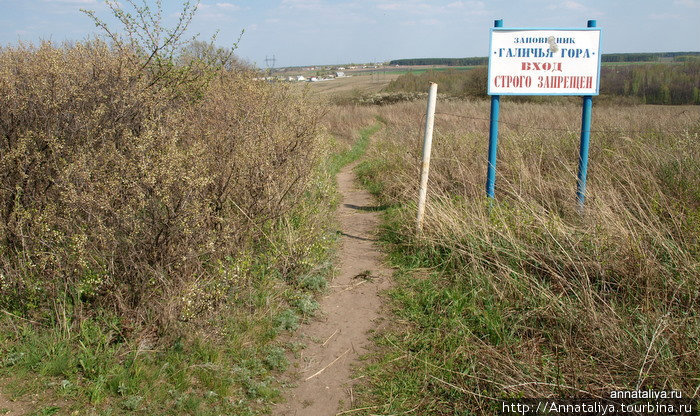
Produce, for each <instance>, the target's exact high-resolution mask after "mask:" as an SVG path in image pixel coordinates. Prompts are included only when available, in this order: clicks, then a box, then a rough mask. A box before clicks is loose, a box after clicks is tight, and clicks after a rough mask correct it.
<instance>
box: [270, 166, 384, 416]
mask: <svg viewBox="0 0 700 416" xmlns="http://www.w3.org/2000/svg"><path fill="white" fill-rule="evenodd" d="M354 166H355V164H354V163H353V164H351V165H349V166H346V167H345V168H344V169H343V170H341V172H340V174H339V175H338V186H339V189H340V192H341V193H342V195H343V201H342V203H341V206H340V207H339V209H338V211H337V215H338V217H339V222H340V224H341V227H342V248H341V252H340V273H339V275H338V276H337V277H336V278H335V279H333V281H332V282H331V283H330V290H329V291H328V293H327V294H326V295H325V296H324V297H323V298H322V299H321V301H320V304H321V310H322V312H321V314H320V315H319V316H320V317H319V318H318V319H315V320H314V321H312V322H311V323H309V324H308V325H305V326H304V327H302V329H301V330H300V332H301V338H302V339H301V340H302V341H303V342H304V343H306V345H307V347H306V348H305V349H303V350H302V351H301V356H300V358H299V359H298V360H296V362H295V367H296V370H297V372H298V374H297V377H296V380H295V383H296V387H294V388H292V389H290V390H289V391H288V392H287V393H286V394H285V397H284V398H285V401H284V402H283V403H281V404H279V405H277V407H275V409H274V410H273V415H278V416H294V415H304V416H332V415H335V414H336V413H338V412H340V411H343V410H346V409H349V408H351V407H352V405H353V403H352V402H353V400H354V395H353V391H352V388H353V387H352V380H351V376H352V365H353V364H354V363H356V362H357V359H358V357H359V356H360V355H362V354H364V353H366V352H367V347H369V343H370V341H369V336H370V334H368V331H369V330H370V329H373V328H375V327H376V320H377V318H378V317H379V310H380V306H381V299H380V296H379V292H380V291H382V290H384V289H386V288H388V287H389V284H390V276H391V270H389V269H388V268H386V267H385V266H384V265H383V263H382V256H381V254H380V252H379V249H378V248H377V246H376V244H375V231H376V228H377V225H378V224H379V216H378V212H377V209H378V207H377V204H376V202H375V201H374V199H373V198H372V196H371V195H370V194H369V193H367V191H365V190H363V189H360V188H358V187H357V186H356V185H355V175H354V173H353V170H352V168H353V167H354Z"/></svg>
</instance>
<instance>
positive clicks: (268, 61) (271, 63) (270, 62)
mask: <svg viewBox="0 0 700 416" xmlns="http://www.w3.org/2000/svg"><path fill="white" fill-rule="evenodd" d="M275 63H277V59H276V58H275V55H272V58H270V57H268V56H267V55H265V66H267V72H268V73H269V74H270V75H272V71H274V70H275Z"/></svg>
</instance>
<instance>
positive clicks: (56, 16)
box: [0, 0, 700, 68]
mask: <svg viewBox="0 0 700 416" xmlns="http://www.w3.org/2000/svg"><path fill="white" fill-rule="evenodd" d="M135 1H136V2H141V1H142V0H135ZM147 2H148V3H149V4H154V3H155V0H147ZM121 3H122V4H123V5H124V7H125V9H127V10H128V4H127V2H126V0H121ZM181 5H182V1H179V0H163V18H164V23H165V24H166V25H173V24H175V23H176V21H177V16H178V11H179V10H180V9H181ZM81 8H83V9H88V10H94V11H95V13H96V14H97V16H99V17H101V18H103V19H104V20H105V21H107V22H109V23H111V24H112V25H113V28H115V29H118V28H119V26H118V24H117V23H116V22H115V21H114V19H111V13H110V10H109V8H108V7H107V6H106V5H105V4H104V2H103V1H102V0H0V44H2V45H4V46H7V45H13V44H17V43H18V42H19V41H22V42H25V43H37V42H39V41H41V40H51V41H53V42H62V41H66V40H68V41H80V40H84V39H86V38H87V37H89V36H94V35H98V34H100V33H101V32H100V29H98V28H97V27H95V25H94V23H93V22H92V21H91V20H90V19H89V18H88V17H87V16H86V15H85V14H84V13H82V12H81V11H80V9H81ZM495 19H503V21H504V27H519V28H525V27H534V28H575V27H585V26H586V22H587V21H588V20H589V19H595V20H597V24H598V27H599V28H602V52H603V53H617V52H667V51H669V52H670V51H700V24H699V23H698V22H700V0H592V1H584V0H578V1H575V0H564V1H554V0H519V1H515V0H509V1H508V0H492V1H491V0H431V1H428V0H202V1H201V2H200V4H199V7H198V10H197V14H196V15H195V17H194V19H193V21H192V23H191V26H190V29H191V30H190V34H192V35H195V34H199V37H200V38H201V39H202V40H207V39H209V38H210V37H211V36H212V34H213V33H215V32H216V31H217V30H218V37H217V40H216V43H217V44H218V45H219V46H232V45H233V44H234V43H235V41H236V40H237V39H238V37H239V35H240V33H241V31H244V34H243V36H242V38H241V40H240V42H239V44H238V49H237V51H236V54H237V55H238V56H240V57H241V58H243V59H245V60H247V61H249V62H251V63H254V64H256V65H258V66H259V67H261V68H265V67H266V66H267V64H271V62H270V61H268V62H267V64H266V58H272V56H273V55H274V57H275V60H276V63H275V66H276V67H284V66H305V65H322V64H342V63H350V62H355V63H363V62H384V61H389V60H391V59H400V58H425V57H471V56H486V55H487V52H488V47H489V41H488V38H489V28H490V27H492V26H493V21H494V20H495Z"/></svg>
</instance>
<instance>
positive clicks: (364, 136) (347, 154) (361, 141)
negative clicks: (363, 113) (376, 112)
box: [328, 119, 382, 177]
mask: <svg viewBox="0 0 700 416" xmlns="http://www.w3.org/2000/svg"><path fill="white" fill-rule="evenodd" d="M381 128H382V122H381V120H379V119H378V120H377V123H375V124H373V125H371V126H369V127H365V128H364V129H362V130H360V132H359V138H358V139H357V140H356V141H355V143H353V145H352V146H351V147H350V149H348V150H345V151H342V152H338V153H334V154H333V155H332V156H331V158H330V161H329V167H328V170H329V172H330V173H331V175H332V176H334V177H335V175H337V174H338V172H340V169H342V168H343V166H345V165H347V164H350V163H352V162H354V161H356V160H358V159H359V158H360V157H362V155H364V154H365V152H366V150H367V146H368V144H369V139H370V137H372V135H373V134H374V133H376V132H377V131H379V129H381Z"/></svg>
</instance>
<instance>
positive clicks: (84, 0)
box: [44, 0, 97, 4]
mask: <svg viewBox="0 0 700 416" xmlns="http://www.w3.org/2000/svg"><path fill="white" fill-rule="evenodd" d="M44 1H45V2H47V3H68V4H95V3H97V0H44Z"/></svg>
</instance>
